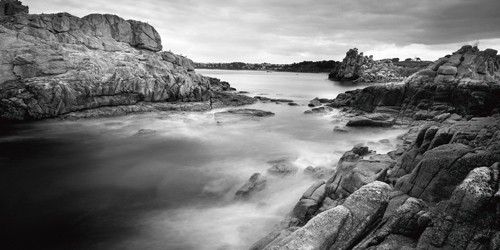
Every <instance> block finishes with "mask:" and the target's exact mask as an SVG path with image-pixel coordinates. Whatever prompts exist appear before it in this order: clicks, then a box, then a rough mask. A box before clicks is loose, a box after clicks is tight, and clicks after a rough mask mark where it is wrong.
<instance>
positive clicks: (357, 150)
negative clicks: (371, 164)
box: [351, 145, 370, 156]
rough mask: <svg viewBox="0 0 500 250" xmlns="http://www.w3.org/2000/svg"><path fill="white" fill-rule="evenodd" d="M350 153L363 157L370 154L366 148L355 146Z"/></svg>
mask: <svg viewBox="0 0 500 250" xmlns="http://www.w3.org/2000/svg"><path fill="white" fill-rule="evenodd" d="M351 151H352V152H353V153H355V154H357V155H359V156H364V155H366V154H368V153H369V152H370V150H369V149H368V147H367V146H361V145H356V146H354V147H353V148H352V149H351Z"/></svg>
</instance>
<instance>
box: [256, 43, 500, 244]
mask: <svg viewBox="0 0 500 250" xmlns="http://www.w3.org/2000/svg"><path fill="white" fill-rule="evenodd" d="M324 103H325V104H324V106H329V107H335V108H342V111H343V112H345V114H346V115H347V116H348V117H351V118H350V121H348V122H347V126H350V124H354V123H356V124H357V125H356V126H358V125H361V126H374V124H377V122H381V119H382V118H381V117H383V119H384V120H391V122H390V123H388V124H387V125H388V126H389V127H390V126H393V125H398V126H402V125H403V126H408V128H409V130H408V132H407V133H406V134H404V135H402V136H401V137H400V138H401V140H402V143H401V144H400V145H398V146H397V148H396V149H395V150H394V151H391V152H389V153H387V154H377V153H376V152H374V151H371V150H369V148H368V147H366V146H362V145H357V146H355V147H354V148H353V149H352V150H350V151H347V152H345V154H344V155H343V156H342V158H341V159H340V160H339V162H338V164H337V168H336V171H335V172H334V173H333V175H331V176H329V177H328V179H326V180H323V181H319V182H317V183H314V184H313V185H312V186H311V187H310V188H309V189H308V190H307V191H306V192H305V193H304V195H303V196H302V197H301V198H300V200H299V201H298V202H297V204H296V205H295V207H294V208H293V209H291V212H290V214H289V215H288V216H287V217H286V218H285V219H284V220H283V221H282V223H280V224H279V225H277V226H276V228H275V229H274V230H273V231H272V232H271V233H269V234H268V235H267V236H266V237H264V238H262V239H261V240H259V241H258V242H256V243H255V244H254V245H253V246H252V247H251V249H253V250H257V249H332V250H333V249H499V248H500V223H499V221H498V216H499V215H500V199H499V197H500V189H499V183H500V182H499V180H500V169H499V167H500V165H499V162H500V114H499V111H500V57H499V56H497V51H496V50H493V49H486V50H484V51H480V50H479V49H478V48H477V47H472V46H464V47H462V48H461V49H459V50H458V51H456V52H455V53H453V54H452V55H448V56H445V57H443V58H440V59H439V60H437V61H435V62H434V63H433V64H431V65H429V66H428V67H427V68H426V69H423V70H421V71H419V72H417V73H415V74H413V75H412V76H410V77H408V78H407V79H406V80H405V82H404V83H401V84H388V85H384V86H370V87H367V88H365V89H359V90H355V91H349V92H346V93H343V94H340V95H339V96H338V97H337V98H336V99H333V100H329V101H327V100H324ZM379 118H380V119H379ZM369 119H373V120H372V122H366V121H367V120H369ZM353 121H354V122H353ZM360 121H365V122H360ZM375 126H376V125H375ZM347 131H349V130H347Z"/></svg>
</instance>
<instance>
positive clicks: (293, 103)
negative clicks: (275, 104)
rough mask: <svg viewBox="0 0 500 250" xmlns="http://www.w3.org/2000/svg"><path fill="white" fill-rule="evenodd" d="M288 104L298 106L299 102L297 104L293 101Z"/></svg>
mask: <svg viewBox="0 0 500 250" xmlns="http://www.w3.org/2000/svg"><path fill="white" fill-rule="evenodd" d="M288 105H290V106H299V104H297V103H295V102H289V103H288Z"/></svg>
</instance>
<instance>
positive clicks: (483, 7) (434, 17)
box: [21, 0, 500, 63]
mask: <svg viewBox="0 0 500 250" xmlns="http://www.w3.org/2000/svg"><path fill="white" fill-rule="evenodd" d="M21 1H22V2H23V3H24V4H26V5H28V6H29V7H30V13H33V14H39V13H56V12H69V13H71V14H73V15H76V16H79V17H83V16H85V15H88V14H90V13H111V14H117V15H119V16H121V17H123V18H125V19H136V20H140V21H143V22H147V23H149V24H151V25H153V26H154V27H155V28H156V30H158V32H159V33H160V35H161V38H162V42H163V49H164V50H172V51H173V52H175V53H177V54H183V55H186V56H188V57H189V58H191V59H193V60H194V61H196V62H232V61H243V62H270V63H291V62H299V61H304V60H313V61H316V60H332V59H333V60H342V58H343V57H344V56H345V53H346V51H347V50H348V49H349V48H353V47H357V48H358V49H359V50H360V51H364V52H365V55H369V54H370V55H374V57H375V59H382V58H392V57H400V58H402V59H404V58H407V57H416V56H418V57H420V58H422V59H428V60H435V59H437V58H439V57H441V56H444V55H445V54H449V53H451V52H453V51H455V50H457V49H458V48H459V47H460V46H461V45H463V44H474V43H476V42H477V41H478V42H479V48H481V49H485V48H487V47H491V48H495V49H497V50H500V25H499V24H500V14H499V11H500V0H439V1H436V0H418V1H417V0H385V1H378V0H314V1H313V0H309V1H308V0H163V1H162V0H142V1H137V0H121V1H111V0H85V1H82V0H43V1H42V0H21Z"/></svg>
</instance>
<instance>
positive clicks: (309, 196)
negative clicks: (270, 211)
mask: <svg viewBox="0 0 500 250" xmlns="http://www.w3.org/2000/svg"><path fill="white" fill-rule="evenodd" d="M325 196H326V192H325V181H317V182H316V183H314V184H313V185H312V186H311V187H309V189H307V191H306V192H305V193H304V194H303V195H302V197H301V198H300V200H299V202H298V203H297V204H296V205H295V207H294V208H293V211H292V217H293V218H295V219H297V220H298V221H299V222H300V224H302V225H304V224H305V223H306V222H307V221H308V220H309V219H310V218H312V217H313V216H314V215H315V213H316V211H318V208H319V207H320V205H321V203H322V202H323V200H324V199H325Z"/></svg>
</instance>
